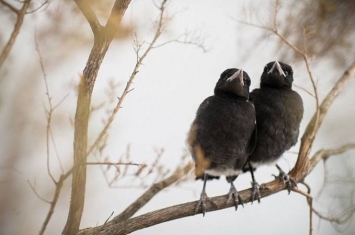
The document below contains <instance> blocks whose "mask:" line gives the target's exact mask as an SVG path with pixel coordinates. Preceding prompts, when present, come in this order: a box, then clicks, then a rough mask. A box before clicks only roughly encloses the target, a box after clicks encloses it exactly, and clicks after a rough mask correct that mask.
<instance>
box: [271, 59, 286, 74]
mask: <svg viewBox="0 0 355 235" xmlns="http://www.w3.org/2000/svg"><path fill="white" fill-rule="evenodd" d="M275 69H277V71H278V72H279V74H280V75H282V76H284V77H286V74H285V72H284V71H283V70H282V67H281V65H280V63H279V62H277V61H275V63H274V64H273V66H272V67H271V69H270V71H269V72H268V74H269V73H272V72H273V71H274V70H275Z"/></svg>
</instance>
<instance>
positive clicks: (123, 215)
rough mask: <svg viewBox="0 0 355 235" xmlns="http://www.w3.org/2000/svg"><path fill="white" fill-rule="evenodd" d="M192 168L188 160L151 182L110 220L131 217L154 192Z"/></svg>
mask: <svg viewBox="0 0 355 235" xmlns="http://www.w3.org/2000/svg"><path fill="white" fill-rule="evenodd" d="M192 169H193V164H192V163H191V162H190V163H188V164H187V165H186V166H185V167H183V168H178V169H176V170H175V172H174V173H173V174H172V175H171V176H169V177H168V178H166V179H164V180H162V181H160V182H158V183H155V184H153V185H152V186H151V187H150V188H149V189H148V190H147V191H146V192H145V193H144V194H143V195H142V196H140V197H139V198H138V199H137V200H136V201H134V202H133V203H132V204H131V205H130V206H128V207H127V208H126V209H125V210H124V211H123V212H122V213H121V214H119V215H118V216H116V217H115V218H114V219H113V220H112V221H113V223H120V222H123V221H125V220H127V219H129V218H131V217H132V216H133V215H134V214H135V213H136V212H137V211H138V210H139V209H141V208H142V207H143V206H144V205H145V204H147V203H148V202H149V201H150V200H151V199H152V198H153V197H154V196H155V195H156V194H158V193H159V192H160V191H161V190H163V189H165V188H167V187H169V186H170V185H172V184H174V183H176V182H177V181H178V180H180V179H181V178H182V177H184V176H186V175H187V174H188V173H189V172H190V171H191V170H192Z"/></svg>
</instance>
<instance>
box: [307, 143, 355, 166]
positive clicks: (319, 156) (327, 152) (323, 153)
mask: <svg viewBox="0 0 355 235" xmlns="http://www.w3.org/2000/svg"><path fill="white" fill-rule="evenodd" d="M353 148H355V143H349V144H345V145H343V146H341V147H339V148H334V149H322V150H319V151H318V152H316V153H315V154H314V155H313V157H312V158H311V160H310V162H309V168H308V171H309V172H311V171H312V170H313V168H314V167H315V166H316V165H317V164H318V163H319V161H321V160H327V159H328V158H329V157H330V156H333V155H337V154H341V153H344V152H346V151H348V150H350V149H353Z"/></svg>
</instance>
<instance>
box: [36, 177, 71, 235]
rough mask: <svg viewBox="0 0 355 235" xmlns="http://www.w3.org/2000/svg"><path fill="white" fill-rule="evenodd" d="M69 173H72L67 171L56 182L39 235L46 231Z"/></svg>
mask: <svg viewBox="0 0 355 235" xmlns="http://www.w3.org/2000/svg"><path fill="white" fill-rule="evenodd" d="M71 173H72V170H69V171H68V172H67V173H66V174H63V175H61V176H60V178H59V180H58V182H57V183H56V184H55V186H56V187H55V191H54V195H53V199H52V201H51V202H49V203H50V205H51V206H50V207H49V211H48V213H47V216H46V218H45V220H44V222H43V224H42V227H41V230H40V231H39V235H43V234H44V232H45V231H46V228H47V225H48V223H49V221H50V220H51V218H52V215H53V213H54V209H55V207H56V205H57V202H58V199H59V195H60V192H61V190H62V187H63V183H64V181H65V180H66V179H67V178H68V177H69V175H71Z"/></svg>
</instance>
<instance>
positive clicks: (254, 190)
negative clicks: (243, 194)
mask: <svg viewBox="0 0 355 235" xmlns="http://www.w3.org/2000/svg"><path fill="white" fill-rule="evenodd" d="M259 189H260V186H259V184H258V183H257V182H251V197H250V201H251V204H253V202H254V200H255V199H257V200H258V203H260V198H261V195H260V190H259Z"/></svg>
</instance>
